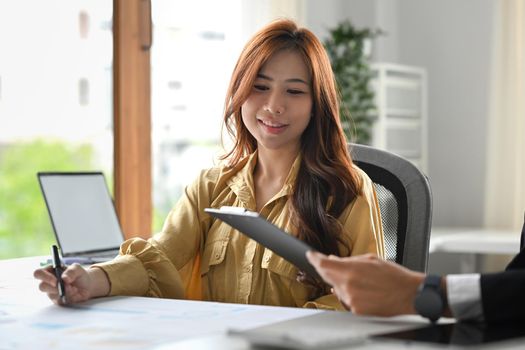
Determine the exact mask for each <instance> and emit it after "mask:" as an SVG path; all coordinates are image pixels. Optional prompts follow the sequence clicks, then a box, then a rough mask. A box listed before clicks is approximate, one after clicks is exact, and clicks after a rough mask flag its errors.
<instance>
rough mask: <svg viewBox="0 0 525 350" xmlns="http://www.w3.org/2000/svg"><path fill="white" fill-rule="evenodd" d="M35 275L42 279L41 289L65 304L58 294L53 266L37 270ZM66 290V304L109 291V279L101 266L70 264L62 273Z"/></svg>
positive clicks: (56, 300)
mask: <svg viewBox="0 0 525 350" xmlns="http://www.w3.org/2000/svg"><path fill="white" fill-rule="evenodd" d="M33 276H34V277H35V278H36V279H37V280H40V284H39V286H38V287H39V289H40V290H41V291H42V292H44V293H46V294H47V296H48V297H49V299H51V300H52V301H53V302H54V303H55V304H58V305H61V304H63V303H62V301H61V300H60V296H59V295H58V287H57V279H56V277H55V274H54V271H53V267H51V266H48V267H43V268H40V269H37V270H35V272H34V273H33ZM62 280H63V281H64V286H65V290H66V304H73V303H79V302H82V301H86V300H89V299H91V298H95V297H98V296H105V295H108V293H109V280H108V278H107V276H106V273H105V272H104V271H103V270H102V269H100V268H91V269H88V270H86V269H84V268H83V267H82V266H81V265H79V264H73V265H71V266H68V267H67V269H66V270H64V272H63V273H62Z"/></svg>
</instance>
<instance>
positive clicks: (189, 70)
mask: <svg viewBox="0 0 525 350" xmlns="http://www.w3.org/2000/svg"><path fill="white" fill-rule="evenodd" d="M152 15H153V28H154V32H153V34H154V37H153V46H152V51H151V77H152V78H151V80H152V84H151V85H152V88H151V91H152V93H151V101H152V152H153V155H152V156H153V191H154V195H153V200H154V232H157V231H159V230H160V229H161V227H162V223H163V221H164V219H165V217H166V215H167V213H168V211H169V210H170V209H171V208H172V207H173V205H174V204H175V203H176V201H177V200H178V198H179V197H180V195H181V193H182V190H183V188H184V186H186V185H187V184H188V183H190V182H191V181H192V180H193V179H194V178H195V177H196V176H197V175H198V173H199V171H200V170H201V169H203V168H207V167H210V166H213V164H214V160H216V158H217V156H218V155H220V151H221V148H220V146H219V145H220V134H221V121H222V112H223V108H224V96H225V93H226V89H227V87H228V83H229V79H230V75H231V72H232V70H233V66H234V64H235V60H236V59H237V56H238V54H239V53H240V50H241V46H242V44H243V42H242V40H241V32H242V31H241V27H242V22H241V1H240V0H237V1H227V2H224V1H214V0H207V1H206V0H197V1H190V2H188V1H185V2H182V1H171V0H153V1H152Z"/></svg>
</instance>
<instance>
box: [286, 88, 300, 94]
mask: <svg viewBox="0 0 525 350" xmlns="http://www.w3.org/2000/svg"><path fill="white" fill-rule="evenodd" d="M288 93H290V94H292V95H300V94H304V91H302V90H295V89H290V90H288Z"/></svg>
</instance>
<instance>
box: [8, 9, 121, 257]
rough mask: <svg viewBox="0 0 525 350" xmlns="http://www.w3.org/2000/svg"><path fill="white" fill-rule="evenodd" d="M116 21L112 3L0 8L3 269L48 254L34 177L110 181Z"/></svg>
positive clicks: (48, 233) (48, 235)
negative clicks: (80, 175)
mask: <svg viewBox="0 0 525 350" xmlns="http://www.w3.org/2000/svg"><path fill="white" fill-rule="evenodd" d="M112 11H113V10H112V2H111V1H106V0H90V1H78V0H77V1H71V0H53V1H41V0H17V1H5V0H0V47H2V54H0V194H1V195H0V259H1V258H9V257H18V256H28V255H47V254H49V247H50V244H51V243H52V242H53V241H54V235H53V233H52V228H51V224H50V221H49V217H48V215H47V211H46V208H45V203H44V201H43V198H42V195H41V193H40V189H39V186H38V181H37V177H36V173H37V172H38V171H86V170H102V171H104V172H105V174H106V179H107V180H108V182H111V181H112V172H113V166H112V158H113V130H112V115H113V113H112V51H113V48H112V47H113V39H112V30H111V29H112ZM108 185H109V186H110V188H112V185H111V183H110V184H108Z"/></svg>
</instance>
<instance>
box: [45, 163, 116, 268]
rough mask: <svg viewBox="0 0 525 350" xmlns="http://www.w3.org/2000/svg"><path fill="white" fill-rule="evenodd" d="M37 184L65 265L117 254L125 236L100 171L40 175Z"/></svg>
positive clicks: (90, 261) (108, 258) (95, 260)
mask: <svg viewBox="0 0 525 350" xmlns="http://www.w3.org/2000/svg"><path fill="white" fill-rule="evenodd" d="M38 181H39V183H40V189H41V190H42V194H43V196H44V199H45V202H46V206H47V210H48V213H49V218H50V220H51V225H52V227H53V231H54V233H55V237H56V240H57V244H58V245H59V247H60V251H61V252H62V256H63V258H64V262H65V263H66V264H68V263H72V262H80V263H85V264H89V263H95V262H102V261H107V260H111V259H112V258H114V257H115V256H116V255H118V251H119V248H120V245H121V243H122V242H123V241H124V235H123V234H122V230H121V227H120V223H119V220H118V217H117V213H116V211H115V206H114V205H113V200H112V198H111V195H110V193H109V190H108V187H107V185H106V180H105V177H104V174H103V173H102V172H39V173H38Z"/></svg>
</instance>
